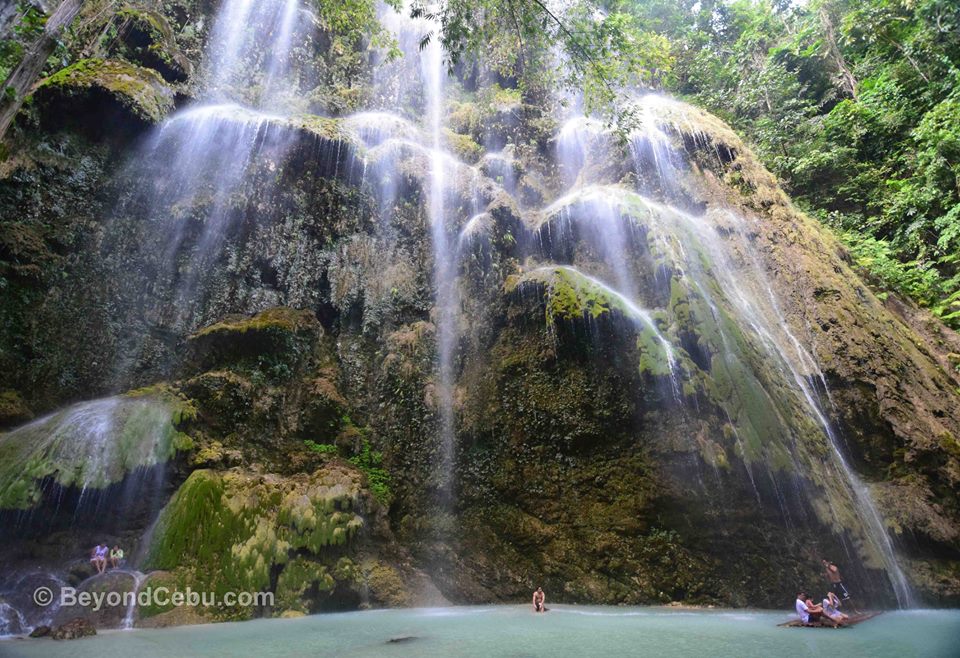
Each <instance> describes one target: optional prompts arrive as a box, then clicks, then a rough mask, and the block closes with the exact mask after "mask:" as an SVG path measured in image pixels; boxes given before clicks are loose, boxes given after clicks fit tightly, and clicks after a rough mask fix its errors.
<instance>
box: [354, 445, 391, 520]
mask: <svg viewBox="0 0 960 658" xmlns="http://www.w3.org/2000/svg"><path fill="white" fill-rule="evenodd" d="M349 461H350V463H351V464H353V465H354V466H356V467H357V468H359V469H360V470H361V471H363V472H364V474H366V476H367V482H368V483H369V485H370V491H371V492H373V495H374V496H375V497H376V498H377V500H379V501H380V502H381V503H383V504H384V505H389V504H390V500H391V498H392V497H393V494H392V493H391V492H390V474H389V473H388V472H387V469H385V468H383V453H382V452H379V451H375V450H372V449H371V448H370V442H369V441H367V440H364V442H363V447H362V448H361V449H360V452H359V454H357V455H356V456H354V457H351V458H350V459H349Z"/></svg>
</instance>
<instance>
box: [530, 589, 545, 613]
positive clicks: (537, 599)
mask: <svg viewBox="0 0 960 658" xmlns="http://www.w3.org/2000/svg"><path fill="white" fill-rule="evenodd" d="M546 602H547V595H546V594H544V593H543V588H542V587H538V588H537V591H536V592H534V593H533V611H534V612H546V611H547V608H546Z"/></svg>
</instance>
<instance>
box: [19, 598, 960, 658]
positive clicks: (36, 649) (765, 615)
mask: <svg viewBox="0 0 960 658" xmlns="http://www.w3.org/2000/svg"><path fill="white" fill-rule="evenodd" d="M790 618H791V616H790V615H788V614H787V613H786V612H782V613H781V612H769V611H752V610H716V611H714V610H702V611H701V610H695V611H694V610H675V609H665V608H608V607H599V606H556V607H555V608H553V609H552V610H551V611H550V612H548V613H547V614H544V615H535V614H533V613H532V612H531V611H530V610H529V609H528V608H527V607H526V606H489V607H452V608H430V609H413V610H380V611H370V612H349V613H342V614H327V615H316V616H312V617H303V618H300V619H263V620H255V621H249V622H241V623H231V624H210V625H205V626H184V627H180V628H168V629H156V630H149V629H138V630H132V631H102V632H101V633H100V634H99V635H97V636H96V637H94V638H87V639H82V640H75V641H72V642H55V641H53V640H48V639H40V640H6V641H3V642H0V656H4V657H6V656H11V657H13V656H44V657H45V658H46V657H48V656H49V657H53V658H56V657H57V656H64V657H69V658H87V657H89V658H94V657H96V658H153V657H160V656H163V657H168V656H169V657H177V658H183V657H187V656H198V657H201V658H202V657H207V656H217V657H221V656H222V657H224V658H227V657H231V658H232V657H234V656H255V657H257V658H272V657H278V656H349V657H353V656H358V657H362V656H387V657H389V656H425V657H431V656H438V657H439V656H442V657H443V658H452V657H458V656H483V657H488V656H515V657H518V658H519V657H526V656H530V657H533V656H551V657H557V656H656V657H657V658H665V657H670V656H737V657H744V658H748V657H754V656H756V657H758V658H759V657H762V658H769V657H771V656H787V655H789V656H792V657H796V656H818V657H832V656H842V657H843V658H854V657H857V656H864V657H869V658H885V657H888V656H889V657H890V658H914V657H916V658H920V657H936V658H955V657H960V610H913V611H908V612H888V613H886V614H884V615H882V616H880V617H877V618H875V619H872V620H870V621H867V622H864V623H862V624H860V625H858V626H856V627H853V628H847V629H839V630H833V629H806V628H778V627H777V624H778V623H781V622H783V621H786V620H788V619H790ZM403 637H406V638H410V639H407V640H404V641H401V642H392V643H391V642H390V640H391V639H392V638H393V639H396V638H403Z"/></svg>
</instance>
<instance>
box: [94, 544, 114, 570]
mask: <svg viewBox="0 0 960 658" xmlns="http://www.w3.org/2000/svg"><path fill="white" fill-rule="evenodd" d="M109 550H110V549H108V548H107V545H106V544H97V545H96V546H95V547H94V548H93V552H92V553H91V554H90V561H91V562H93V566H95V567H96V568H97V573H103V572H104V571H106V569H107V552H108V551H109Z"/></svg>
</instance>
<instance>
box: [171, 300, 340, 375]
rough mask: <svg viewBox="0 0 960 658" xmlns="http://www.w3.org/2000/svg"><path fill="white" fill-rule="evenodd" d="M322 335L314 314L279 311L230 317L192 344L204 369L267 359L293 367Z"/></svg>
mask: <svg viewBox="0 0 960 658" xmlns="http://www.w3.org/2000/svg"><path fill="white" fill-rule="evenodd" d="M322 331H323V330H322V329H321V327H320V323H319V322H317V318H316V316H315V315H314V314H313V312H312V311H309V310H298V309H292V308H287V307H276V308H271V309H268V310H266V311H263V312H261V313H257V314H256V315H254V316H253V317H248V316H243V315H231V316H228V317H226V318H224V319H223V320H221V321H220V322H217V323H215V324H212V325H209V326H207V327H204V328H203V329H200V330H199V331H197V332H196V333H194V334H193V335H192V336H190V337H189V339H188V342H189V345H190V349H191V351H192V358H193V360H194V362H195V364H196V365H197V366H198V367H200V368H210V367H212V366H213V365H220V364H223V363H235V362H237V361H242V360H244V359H250V358H253V359H258V358H260V357H264V356H267V357H270V358H271V359H273V360H279V361H280V362H283V363H285V364H290V363H292V362H293V361H296V360H297V358H298V357H299V355H300V354H302V353H304V352H305V351H306V350H308V349H309V348H310V345H311V344H312V343H313V342H314V340H315V339H316V338H317V337H318V336H319V335H321V334H322ZM274 365H276V364H274Z"/></svg>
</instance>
